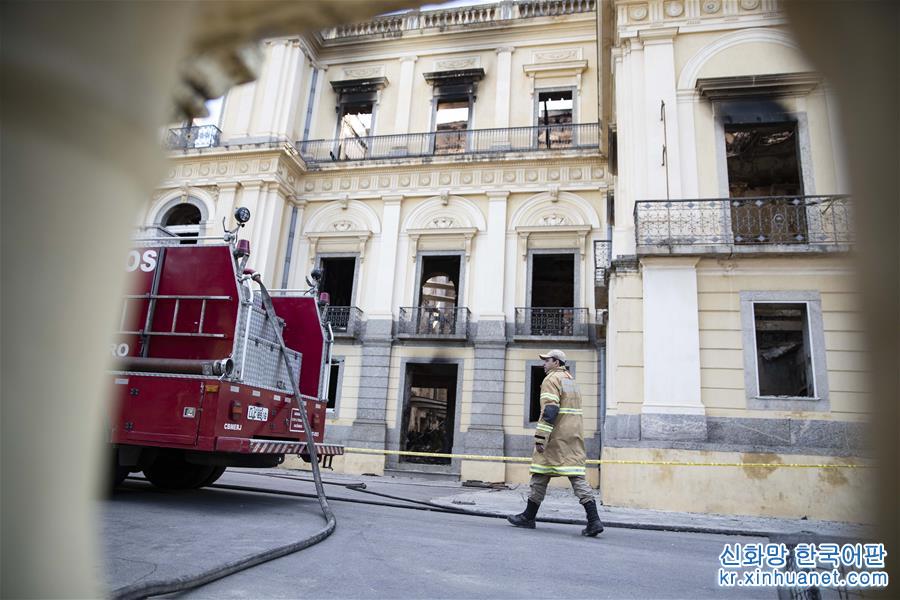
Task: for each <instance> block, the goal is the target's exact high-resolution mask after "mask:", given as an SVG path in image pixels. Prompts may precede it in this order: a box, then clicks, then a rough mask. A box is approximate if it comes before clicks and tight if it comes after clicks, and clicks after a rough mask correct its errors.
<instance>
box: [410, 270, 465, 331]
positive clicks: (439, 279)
mask: <svg viewBox="0 0 900 600" xmlns="http://www.w3.org/2000/svg"><path fill="white" fill-rule="evenodd" d="M459 272H460V257H459V256H423V257H422V275H421V279H420V284H419V309H418V310H419V315H418V319H417V324H416V325H417V333H423V334H451V335H452V334H453V333H455V332H456V317H457V310H456V307H457V301H458V298H459Z"/></svg>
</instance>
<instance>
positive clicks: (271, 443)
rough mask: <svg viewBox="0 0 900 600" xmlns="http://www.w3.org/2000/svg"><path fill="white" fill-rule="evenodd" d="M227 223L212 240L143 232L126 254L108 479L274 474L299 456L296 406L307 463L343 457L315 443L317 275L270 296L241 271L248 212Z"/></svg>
mask: <svg viewBox="0 0 900 600" xmlns="http://www.w3.org/2000/svg"><path fill="white" fill-rule="evenodd" d="M235 217H236V219H237V221H238V226H237V227H235V228H234V229H232V230H230V231H228V230H226V231H225V233H224V236H220V237H218V238H199V237H193V238H186V237H179V236H177V235H174V234H172V233H171V232H169V231H168V230H165V229H164V228H154V229H153V233H152V235H148V236H147V237H143V238H141V239H136V240H135V242H134V247H133V249H132V250H131V251H130V252H129V254H128V259H127V262H126V269H127V271H128V273H129V275H128V277H129V288H128V289H129V292H128V293H127V294H126V295H125V297H124V298H123V302H122V313H121V315H120V319H119V327H118V332H117V333H116V336H115V339H114V341H113V343H112V347H111V351H112V353H113V356H114V357H115V363H114V365H115V366H114V369H115V370H114V371H112V373H111V377H112V381H111V383H112V388H113V402H112V408H111V413H110V419H109V432H110V442H111V444H112V448H113V455H114V459H115V460H114V464H113V467H114V481H115V484H119V483H121V482H122V480H124V479H125V477H127V475H128V474H129V473H131V472H134V471H143V472H144V475H145V476H146V477H147V479H148V480H149V481H150V482H151V483H153V484H154V485H156V486H158V487H162V488H167V489H189V488H197V487H202V486H205V485H210V484H211V483H213V482H214V481H216V480H217V479H218V478H219V477H220V476H221V475H222V473H223V472H224V471H225V469H226V468H227V467H232V466H241V467H274V466H276V465H279V464H281V463H282V461H283V460H284V457H285V455H287V454H297V455H300V456H301V457H303V458H304V459H305V460H307V461H308V460H309V452H308V450H307V447H306V442H305V439H306V436H305V432H304V429H303V424H302V419H301V417H300V413H299V411H300V408H299V406H304V407H305V409H306V411H307V416H308V422H309V424H310V429H311V430H312V431H313V435H314V439H315V440H316V449H315V455H316V456H317V457H318V459H319V460H320V461H322V463H323V464H324V465H325V466H330V463H331V460H332V459H333V457H334V456H335V455H339V454H343V447H342V446H339V445H333V444H326V443H324V435H325V410H326V405H327V400H326V398H327V395H328V390H327V385H328V376H327V373H328V371H327V366H328V364H329V362H330V351H331V342H332V340H333V337H332V335H331V330H330V327H329V326H328V325H327V323H325V321H324V318H323V316H324V311H325V309H326V306H327V302H328V299H327V294H324V293H322V294H319V293H318V290H317V285H318V273H316V272H314V273H313V274H312V276H313V280H310V279H309V278H307V283H308V284H309V285H310V287H309V289H308V290H306V291H283V290H282V291H278V292H275V291H273V292H271V294H270V293H269V292H268V291H267V290H266V289H265V288H264V287H263V286H262V284H261V283H260V282H259V279H258V278H256V277H254V273H253V272H252V271H250V270H247V269H245V265H246V263H247V259H248V257H249V255H250V245H249V242H248V241H247V240H239V239H238V233H239V231H240V228H241V227H243V225H244V224H245V223H246V222H247V221H248V220H249V218H250V214H249V211H248V210H247V209H245V208H239V209H238V210H237V211H236V212H235ZM267 300H270V302H269V303H268V306H267ZM273 309H274V313H273V312H271V311H272V310H273ZM275 328H278V331H279V332H280V333H281V337H282V338H283V340H284V345H285V346H286V347H287V348H286V354H287V356H288V360H289V362H290V363H291V371H292V372H293V373H289V372H288V370H287V369H286V366H285V363H286V362H288V361H285V360H284V359H283V358H282V355H281V346H280V343H279V340H278V338H279V336H278V335H277V333H278V332H276V330H275ZM292 375H293V377H295V378H297V379H295V382H296V381H299V392H300V398H299V402H298V399H297V398H295V397H294V394H293V393H292V390H293V384H292V383H291V376H292Z"/></svg>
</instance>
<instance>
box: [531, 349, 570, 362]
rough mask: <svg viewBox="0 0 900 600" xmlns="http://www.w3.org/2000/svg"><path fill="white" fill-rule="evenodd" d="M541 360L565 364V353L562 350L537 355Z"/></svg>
mask: <svg viewBox="0 0 900 600" xmlns="http://www.w3.org/2000/svg"><path fill="white" fill-rule="evenodd" d="M538 356H540V357H541V358H555V359H556V360H558V361H559V362H561V363H564V362H566V353H565V352H563V351H562V350H551V351H550V352H548V353H547V354H538Z"/></svg>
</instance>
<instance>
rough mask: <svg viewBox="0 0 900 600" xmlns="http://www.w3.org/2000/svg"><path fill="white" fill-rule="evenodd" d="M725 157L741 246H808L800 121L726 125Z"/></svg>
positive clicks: (734, 225)
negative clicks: (764, 244)
mask: <svg viewBox="0 0 900 600" xmlns="http://www.w3.org/2000/svg"><path fill="white" fill-rule="evenodd" d="M725 156H726V162H727V168H728V195H729V197H730V198H732V199H733V200H732V201H731V227H732V233H733V234H734V240H735V243H738V244H760V243H777V244H790V243H800V242H806V241H808V238H807V235H806V233H807V229H806V204H805V202H804V201H803V198H802V195H803V185H802V183H801V177H800V159H799V150H798V146H797V123H796V121H785V122H780V123H752V124H726V125H725ZM740 198H748V199H747V200H741V199H740ZM751 198H752V199H751Z"/></svg>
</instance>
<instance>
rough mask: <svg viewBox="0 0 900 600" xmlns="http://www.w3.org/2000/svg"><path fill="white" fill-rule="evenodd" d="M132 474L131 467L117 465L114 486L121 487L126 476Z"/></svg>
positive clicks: (114, 470)
mask: <svg viewBox="0 0 900 600" xmlns="http://www.w3.org/2000/svg"><path fill="white" fill-rule="evenodd" d="M130 474H131V467H122V466H119V465H116V466H115V467H114V469H113V482H112V484H113V487H114V488H116V487H119V486H120V485H122V482H123V481H125V478H126V477H128V476H129V475H130Z"/></svg>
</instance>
